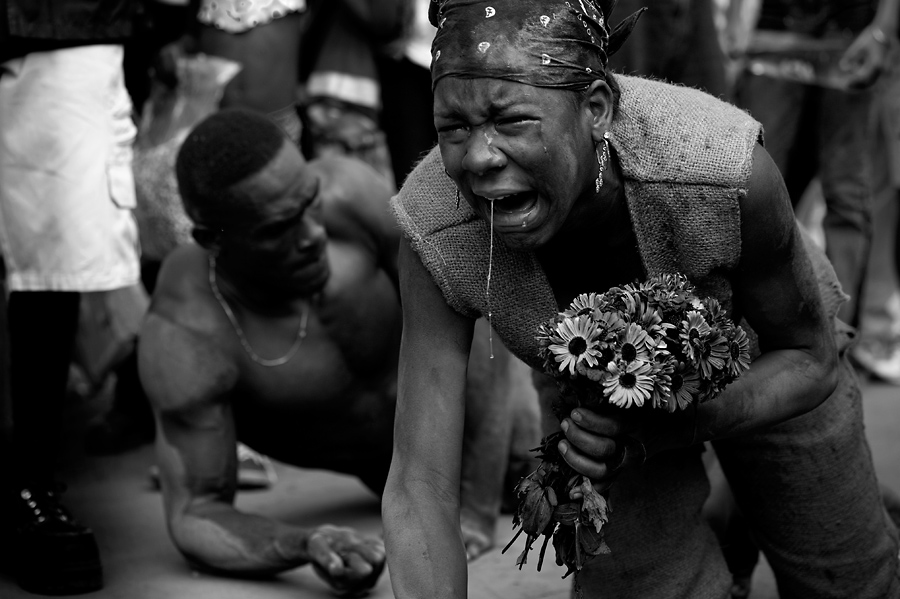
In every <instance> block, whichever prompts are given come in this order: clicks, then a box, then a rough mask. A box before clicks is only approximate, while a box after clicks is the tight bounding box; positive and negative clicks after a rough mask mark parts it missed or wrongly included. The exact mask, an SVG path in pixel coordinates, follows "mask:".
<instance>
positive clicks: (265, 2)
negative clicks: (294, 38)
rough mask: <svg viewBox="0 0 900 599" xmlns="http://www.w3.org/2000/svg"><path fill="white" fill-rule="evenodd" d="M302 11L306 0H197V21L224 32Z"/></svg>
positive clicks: (240, 30) (268, 21)
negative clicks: (198, 3)
mask: <svg viewBox="0 0 900 599" xmlns="http://www.w3.org/2000/svg"><path fill="white" fill-rule="evenodd" d="M305 10H306V0H201V2H200V11H199V12H198V13H197V20H198V21H200V22H201V23H203V24H204V25H209V26H211V27H215V28H216V29H221V30H223V31H227V32H228V33H243V32H244V31H249V30H250V29H253V28H254V27H259V26H260V25H265V24H266V23H270V22H272V21H274V20H275V19H278V18H281V17H283V16H285V15H289V14H291V13H294V12H303V11H305Z"/></svg>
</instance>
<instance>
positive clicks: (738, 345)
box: [728, 327, 750, 376]
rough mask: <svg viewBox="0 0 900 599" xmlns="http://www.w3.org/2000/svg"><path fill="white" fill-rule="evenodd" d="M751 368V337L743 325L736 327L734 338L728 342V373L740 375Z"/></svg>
mask: <svg viewBox="0 0 900 599" xmlns="http://www.w3.org/2000/svg"><path fill="white" fill-rule="evenodd" d="M748 368H750V339H749V338H748V337H747V333H746V332H744V329H742V328H741V327H735V329H734V338H733V339H732V340H731V341H730V342H729V343H728V373H729V374H730V375H731V376H740V375H741V373H742V372H744V371H745V370H747V369H748Z"/></svg>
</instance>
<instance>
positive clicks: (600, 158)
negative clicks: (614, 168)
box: [594, 131, 609, 193]
mask: <svg viewBox="0 0 900 599" xmlns="http://www.w3.org/2000/svg"><path fill="white" fill-rule="evenodd" d="M598 146H599V144H598ZM595 150H596V153H597V164H599V165H600V172H599V173H597V179H596V180H595V181H594V191H595V192H596V193H600V188H601V187H603V171H604V170H606V163H607V161H608V160H609V131H607V132H606V133H604V134H603V152H602V153H600V150H599V148H596V149H595Z"/></svg>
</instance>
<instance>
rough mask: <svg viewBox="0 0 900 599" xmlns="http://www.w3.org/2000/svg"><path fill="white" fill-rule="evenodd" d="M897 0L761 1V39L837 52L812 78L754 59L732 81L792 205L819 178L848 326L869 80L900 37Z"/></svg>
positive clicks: (864, 240)
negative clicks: (762, 134) (769, 67)
mask: <svg viewBox="0 0 900 599" xmlns="http://www.w3.org/2000/svg"><path fill="white" fill-rule="evenodd" d="M898 4H900V3H898V1H897V0H867V1H864V2H857V1H850V0H828V1H825V2H823V1H821V0H814V1H813V0H764V1H763V3H762V8H761V13H760V20H759V23H758V27H757V32H756V36H755V37H756V41H755V43H756V45H757V46H759V45H761V44H762V42H763V40H773V46H774V45H775V44H781V45H780V47H781V48H782V49H783V50H785V51H788V52H789V51H791V50H790V49H791V47H793V48H794V49H795V54H794V56H793V58H798V56H799V57H802V56H803V53H804V52H805V51H806V49H808V48H813V49H815V48H823V47H826V48H831V51H830V55H831V56H832V60H831V61H830V62H828V63H825V64H817V65H814V66H813V67H811V68H810V69H808V70H805V71H804V72H801V73H799V74H801V75H803V74H807V75H808V76H806V77H798V76H797V75H798V72H797V70H796V69H795V70H789V69H787V68H784V69H781V70H778V69H777V66H776V70H764V69H763V66H762V63H757V66H756V67H754V66H753V65H751V67H750V68H749V69H748V70H747V71H746V72H745V73H744V75H743V76H742V77H741V79H740V81H739V82H738V88H737V90H736V99H737V102H738V104H740V105H741V106H743V107H744V108H746V109H747V110H749V111H750V113H751V114H752V115H753V117H754V118H756V119H758V120H759V121H760V122H761V123H762V124H763V127H764V129H765V138H766V148H767V149H768V150H769V153H770V154H771V155H772V158H773V159H774V160H775V163H776V165H777V166H778V168H779V170H781V172H782V174H783V175H784V179H785V183H786V184H787V187H788V192H789V193H790V196H791V200H792V202H793V203H794V206H795V208H796V206H797V203H798V202H799V201H800V198H801V197H802V195H803V193H804V191H806V188H807V186H808V185H809V182H810V181H811V179H812V178H813V177H814V176H816V175H818V177H819V179H820V180H821V183H822V193H823V195H824V200H825V205H826V214H825V219H824V222H823V228H824V234H825V245H826V252H827V254H828V257H829V259H830V260H831V262H832V264H833V265H834V269H835V272H836V273H837V275H838V279H839V280H840V282H841V285H842V287H843V288H844V291H845V292H847V293H848V294H849V295H850V301H848V302H847V303H846V304H844V306H843V307H842V308H841V311H840V313H839V316H840V318H841V319H842V320H843V321H845V322H847V323H848V324H850V325H852V326H858V325H859V314H860V306H861V300H860V298H861V296H862V291H863V286H864V281H865V273H866V267H867V264H868V258H869V253H870V247H871V241H872V187H871V185H872V162H873V158H874V157H873V155H872V144H871V139H872V136H873V130H872V110H873V106H874V101H875V92H874V90H873V88H872V86H873V84H874V83H875V82H876V81H877V80H878V78H879V76H880V75H881V73H882V72H883V70H884V68H885V66H886V62H887V58H888V50H889V47H890V43H891V40H893V39H895V38H896V34H897V12H898ZM753 45H754V44H751V50H752V46H753ZM835 48H837V50H835ZM807 55H808V53H807ZM786 58H791V56H790V55H786ZM784 64H787V63H784ZM760 73H761V74H760Z"/></svg>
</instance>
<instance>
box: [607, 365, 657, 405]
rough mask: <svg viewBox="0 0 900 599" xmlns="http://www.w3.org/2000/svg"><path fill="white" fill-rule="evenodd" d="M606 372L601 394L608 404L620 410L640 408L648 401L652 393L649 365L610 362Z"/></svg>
mask: <svg viewBox="0 0 900 599" xmlns="http://www.w3.org/2000/svg"><path fill="white" fill-rule="evenodd" d="M607 370H608V371H609V377H608V378H607V379H606V380H604V381H603V394H604V395H606V396H607V398H609V403H611V404H613V405H616V406H619V407H621V408H630V407H631V406H632V405H636V406H637V407H641V406H643V405H644V402H645V401H646V400H648V399H650V394H651V393H652V392H653V377H652V376H651V370H652V369H651V367H650V364H648V363H646V362H639V361H635V362H631V363H629V364H627V365H626V364H616V363H615V362H610V363H609V365H608V366H607Z"/></svg>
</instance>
